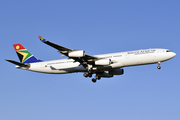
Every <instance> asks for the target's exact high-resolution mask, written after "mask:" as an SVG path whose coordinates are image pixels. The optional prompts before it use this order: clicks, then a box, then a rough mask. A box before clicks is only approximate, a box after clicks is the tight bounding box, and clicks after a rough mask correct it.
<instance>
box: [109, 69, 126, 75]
mask: <svg viewBox="0 0 180 120" xmlns="http://www.w3.org/2000/svg"><path fill="white" fill-rule="evenodd" d="M109 74H110V75H122V74H124V69H115V70H111V71H109Z"/></svg>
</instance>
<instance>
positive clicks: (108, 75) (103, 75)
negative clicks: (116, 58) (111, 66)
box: [98, 72, 113, 78]
mask: <svg viewBox="0 0 180 120" xmlns="http://www.w3.org/2000/svg"><path fill="white" fill-rule="evenodd" d="M98 76H99V77H105V78H110V77H113V75H110V74H109V73H107V72H103V73H99V74H98Z"/></svg>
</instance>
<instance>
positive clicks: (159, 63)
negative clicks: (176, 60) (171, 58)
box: [157, 62, 161, 70]
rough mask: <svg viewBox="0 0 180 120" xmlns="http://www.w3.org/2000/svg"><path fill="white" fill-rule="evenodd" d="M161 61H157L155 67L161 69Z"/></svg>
mask: <svg viewBox="0 0 180 120" xmlns="http://www.w3.org/2000/svg"><path fill="white" fill-rule="evenodd" d="M160 65H161V62H158V66H157V68H158V69H159V70H160V69H161V66H160Z"/></svg>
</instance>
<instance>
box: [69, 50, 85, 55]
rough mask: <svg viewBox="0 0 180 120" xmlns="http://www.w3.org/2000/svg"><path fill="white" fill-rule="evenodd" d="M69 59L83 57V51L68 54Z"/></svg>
mask: <svg viewBox="0 0 180 120" xmlns="http://www.w3.org/2000/svg"><path fill="white" fill-rule="evenodd" d="M68 56H69V57H84V56H85V51H84V50H78V51H73V52H70V53H68Z"/></svg>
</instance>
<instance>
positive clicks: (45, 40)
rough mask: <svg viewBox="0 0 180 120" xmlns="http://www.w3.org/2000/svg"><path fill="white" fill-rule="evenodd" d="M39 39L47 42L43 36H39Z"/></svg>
mask: <svg viewBox="0 0 180 120" xmlns="http://www.w3.org/2000/svg"><path fill="white" fill-rule="evenodd" d="M38 37H39V39H40V40H41V41H43V42H45V41H47V40H46V39H44V38H42V37H41V36H38Z"/></svg>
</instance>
